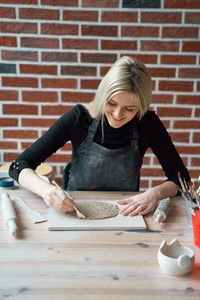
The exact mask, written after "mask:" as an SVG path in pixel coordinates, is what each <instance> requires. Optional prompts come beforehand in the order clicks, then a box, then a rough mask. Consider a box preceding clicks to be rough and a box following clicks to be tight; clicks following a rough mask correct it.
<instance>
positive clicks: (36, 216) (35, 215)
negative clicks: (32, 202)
mask: <svg viewBox="0 0 200 300" xmlns="http://www.w3.org/2000/svg"><path fill="white" fill-rule="evenodd" d="M12 199H13V202H14V203H15V204H17V205H18V206H20V207H22V208H23V209H24V210H25V212H26V214H27V217H28V218H29V219H31V220H32V221H33V223H35V224H37V223H42V222H46V221H47V219H45V218H44V217H43V216H42V215H41V214H40V213H39V212H38V211H36V210H34V209H32V208H30V207H29V206H28V205H27V204H26V203H25V202H24V201H23V200H22V199H21V198H20V197H19V196H15V195H13V197H12Z"/></svg>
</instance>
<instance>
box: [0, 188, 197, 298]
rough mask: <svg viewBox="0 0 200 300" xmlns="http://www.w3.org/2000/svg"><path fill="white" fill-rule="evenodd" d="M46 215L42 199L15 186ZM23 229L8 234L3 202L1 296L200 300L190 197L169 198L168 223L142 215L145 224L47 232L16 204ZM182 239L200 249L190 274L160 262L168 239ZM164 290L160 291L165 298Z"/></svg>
mask: <svg viewBox="0 0 200 300" xmlns="http://www.w3.org/2000/svg"><path fill="white" fill-rule="evenodd" d="M9 193H10V195H11V196H12V195H13V194H15V195H19V196H21V197H22V198H23V199H24V200H25V201H26V203H27V204H28V205H29V206H30V207H31V208H33V209H35V210H37V211H39V212H40V213H41V214H43V215H44V216H45V217H47V218H48V208H47V206H46V204H45V203H44V202H43V200H42V199H41V198H39V197H38V196H36V195H34V194H32V193H30V192H28V191H26V190H12V191H9ZM72 194H73V196H74V197H75V199H82V198H86V197H87V198H93V197H94V196H95V199H105V197H106V198H108V197H110V199H116V200H118V199H122V198H125V197H128V196H131V195H132V194H133V193H124V192H123V193H121V192H74V193H72ZM16 213H17V216H18V220H20V221H19V227H20V233H19V236H18V237H17V238H14V237H12V236H10V235H9V232H8V229H7V228H6V225H5V222H4V219H3V216H2V211H1V208H0V299H20V300H23V299H24V300H27V299H34V300H35V299H37V300H40V299H45V300H46V299H48V300H51V299H56V300H59V299H67V300H68V299H70V300H73V299H87V300H88V299H89V300H90V299H93V300H104V299H109V300H112V299H120V300H121V299H123V300H126V299H142V300H143V299H145V300H146V299H152V300H155V299H162V300H165V299H170V300H171V299H175V300H178V299H181V300H182V299H190V300H191V299H200V248H197V247H195V246H194V244H193V232H192V229H191V228H189V227H188V225H187V220H186V212H185V203H184V201H183V199H182V198H181V197H179V198H178V197H175V198H173V199H172V201H171V209H170V212H169V215H168V218H167V221H166V223H164V224H158V225H156V224H154V219H153V214H149V215H147V216H145V217H144V220H145V222H146V225H147V228H148V229H147V230H145V231H137V230H136V231H48V229H47V225H48V224H47V222H45V223H40V224H33V223H32V222H31V221H30V220H29V219H28V218H27V217H26V215H25V213H24V211H23V209H22V208H18V207H17V208H16ZM174 238H177V239H178V240H179V242H180V243H181V244H182V245H185V246H189V247H190V248H192V250H193V251H194V253H195V265H194V267H193V269H192V271H191V272H190V273H189V274H188V275H187V276H184V277H175V276H171V275H168V274H167V273H164V272H163V271H162V270H161V269H160V266H159V265H158V262H157V252H158V249H159V246H160V244H161V242H162V241H163V240H166V241H167V242H170V241H171V240H173V239H174ZM161 297H162V298H161Z"/></svg>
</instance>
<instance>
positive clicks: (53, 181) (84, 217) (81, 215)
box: [52, 180, 86, 219]
mask: <svg viewBox="0 0 200 300" xmlns="http://www.w3.org/2000/svg"><path fill="white" fill-rule="evenodd" d="M52 183H53V184H54V185H55V186H57V188H59V190H60V191H62V192H63V193H65V194H66V195H67V197H68V198H71V196H70V195H69V194H68V193H67V192H66V191H64V190H63V189H62V188H61V187H60V186H59V184H57V182H55V180H52ZM68 205H70V204H68ZM70 206H71V207H73V208H74V209H75V211H76V214H77V217H78V218H79V219H86V216H84V214H82V213H81V212H80V211H79V210H78V208H77V207H76V206H75V205H74V206H72V205H70Z"/></svg>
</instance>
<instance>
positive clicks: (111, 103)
mask: <svg viewBox="0 0 200 300" xmlns="http://www.w3.org/2000/svg"><path fill="white" fill-rule="evenodd" d="M108 104H110V105H112V106H114V105H116V104H115V103H113V102H110V101H108Z"/></svg>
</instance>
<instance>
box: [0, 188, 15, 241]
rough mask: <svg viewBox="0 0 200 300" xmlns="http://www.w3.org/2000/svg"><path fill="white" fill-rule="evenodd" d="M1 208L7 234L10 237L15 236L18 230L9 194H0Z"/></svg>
mask: <svg viewBox="0 0 200 300" xmlns="http://www.w3.org/2000/svg"><path fill="white" fill-rule="evenodd" d="M1 208H2V212H3V215H4V218H5V221H6V225H7V226H8V228H9V232H10V233H11V234H12V235H16V234H17V230H18V228H17V218H16V214H15V210H14V207H13V203H12V200H11V199H10V197H9V194H8V193H6V192H5V193H2V194H1Z"/></svg>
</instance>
